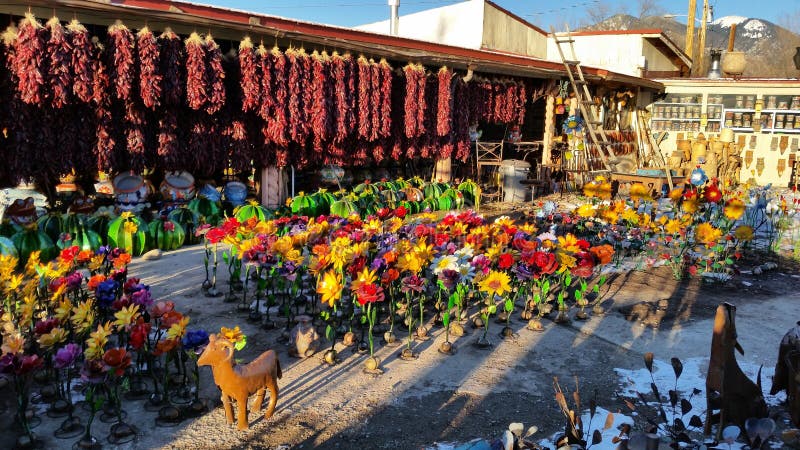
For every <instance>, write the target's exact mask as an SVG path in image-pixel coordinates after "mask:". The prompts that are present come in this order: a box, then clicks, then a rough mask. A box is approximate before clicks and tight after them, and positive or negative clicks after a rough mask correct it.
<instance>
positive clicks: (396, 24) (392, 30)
mask: <svg viewBox="0 0 800 450" xmlns="http://www.w3.org/2000/svg"><path fill="white" fill-rule="evenodd" d="M398 9H400V0H389V34H390V35H392V36H397V34H398V33H399V28H400V17H399V16H398V12H397V11H398Z"/></svg>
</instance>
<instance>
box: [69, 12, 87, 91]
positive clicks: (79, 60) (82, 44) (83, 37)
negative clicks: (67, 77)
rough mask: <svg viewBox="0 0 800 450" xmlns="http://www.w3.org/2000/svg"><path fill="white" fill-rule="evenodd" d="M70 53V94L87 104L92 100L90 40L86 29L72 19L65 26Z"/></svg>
mask: <svg viewBox="0 0 800 450" xmlns="http://www.w3.org/2000/svg"><path fill="white" fill-rule="evenodd" d="M67 31H68V32H69V39H70V42H71V45H72V51H71V52H70V54H69V65H70V72H71V74H72V93H73V94H75V97H76V98H77V99H78V100H80V101H82V102H84V103H89V102H90V101H91V100H92V78H93V75H92V39H91V37H90V36H89V32H88V31H87V30H86V27H84V26H83V25H81V23H80V22H78V21H77V20H76V19H73V20H72V21H71V22H70V23H69V24H68V25H67Z"/></svg>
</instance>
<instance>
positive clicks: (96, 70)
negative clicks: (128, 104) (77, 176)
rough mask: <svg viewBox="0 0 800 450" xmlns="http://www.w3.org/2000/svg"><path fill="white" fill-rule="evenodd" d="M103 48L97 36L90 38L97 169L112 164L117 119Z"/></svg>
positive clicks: (105, 168)
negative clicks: (112, 108) (113, 111)
mask: <svg viewBox="0 0 800 450" xmlns="http://www.w3.org/2000/svg"><path fill="white" fill-rule="evenodd" d="M103 51H104V48H103V46H102V44H100V42H99V40H98V39H97V37H94V38H92V59H91V61H92V103H93V104H94V107H95V122H96V123H97V133H96V140H95V146H94V156H95V158H96V160H97V169H98V170H101V171H105V172H107V171H109V170H110V169H111V168H112V165H113V162H114V161H113V159H114V158H113V155H114V148H115V147H116V146H117V139H118V135H119V134H118V132H119V130H118V128H117V127H118V125H119V124H118V121H115V120H114V117H113V115H112V113H111V93H110V92H109V91H110V89H111V80H110V79H109V76H108V69H107V67H106V64H105V62H104V60H103V57H102V56H103Z"/></svg>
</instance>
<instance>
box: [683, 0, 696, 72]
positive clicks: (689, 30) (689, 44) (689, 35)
mask: <svg viewBox="0 0 800 450" xmlns="http://www.w3.org/2000/svg"><path fill="white" fill-rule="evenodd" d="M696 13H697V0H689V17H688V19H687V20H686V45H684V46H683V51H684V52H686V54H687V55H689V58H690V59H691V60H692V63H694V16H695V14H696ZM693 66H694V65H693Z"/></svg>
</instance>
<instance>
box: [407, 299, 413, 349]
mask: <svg viewBox="0 0 800 450" xmlns="http://www.w3.org/2000/svg"><path fill="white" fill-rule="evenodd" d="M406 300H407V301H406V303H407V304H408V313H407V316H408V344H407V348H408V349H409V350H411V336H412V334H411V333H412V329H413V328H414V306H413V305H414V304H413V303H411V292H410V291H409V292H406Z"/></svg>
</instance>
